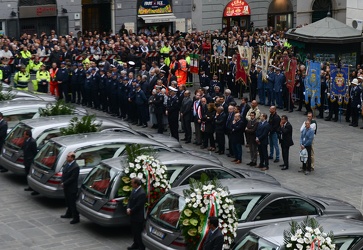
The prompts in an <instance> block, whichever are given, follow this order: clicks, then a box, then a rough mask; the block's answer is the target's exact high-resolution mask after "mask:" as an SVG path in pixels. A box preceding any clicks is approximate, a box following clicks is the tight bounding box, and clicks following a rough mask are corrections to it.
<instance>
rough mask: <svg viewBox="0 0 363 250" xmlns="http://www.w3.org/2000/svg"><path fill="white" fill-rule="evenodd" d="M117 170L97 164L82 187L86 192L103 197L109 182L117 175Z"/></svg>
mask: <svg viewBox="0 0 363 250" xmlns="http://www.w3.org/2000/svg"><path fill="white" fill-rule="evenodd" d="M117 173H118V170H117V169H115V168H110V167H109V166H107V165H104V164H102V163H101V164H99V165H97V166H96V167H95V168H94V169H92V171H91V172H90V173H89V174H88V175H87V178H86V179H85V180H84V182H83V187H85V188H86V189H87V190H89V191H91V192H93V193H96V194H98V195H102V196H104V195H105V194H106V193H107V190H108V189H109V188H110V187H111V185H110V182H112V180H113V179H114V178H115V176H116V175H117Z"/></svg>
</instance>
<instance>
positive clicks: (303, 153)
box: [300, 148, 308, 163]
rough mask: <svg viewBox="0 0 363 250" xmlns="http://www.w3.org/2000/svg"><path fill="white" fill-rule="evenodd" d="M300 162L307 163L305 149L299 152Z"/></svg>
mask: <svg viewBox="0 0 363 250" xmlns="http://www.w3.org/2000/svg"><path fill="white" fill-rule="evenodd" d="M300 161H301V162H303V163H306V162H307V161H308V151H307V150H306V148H304V149H302V150H300Z"/></svg>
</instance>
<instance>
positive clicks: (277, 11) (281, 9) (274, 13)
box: [267, 0, 294, 30]
mask: <svg viewBox="0 0 363 250" xmlns="http://www.w3.org/2000/svg"><path fill="white" fill-rule="evenodd" d="M293 15H294V8H293V6H292V4H291V1H290V0H272V2H271V3H270V6H269V8H268V21H267V22H268V26H272V27H274V28H275V29H277V30H283V29H285V28H287V29H289V28H292V24H293Z"/></svg>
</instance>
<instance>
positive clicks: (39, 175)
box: [33, 170, 43, 179]
mask: <svg viewBox="0 0 363 250" xmlns="http://www.w3.org/2000/svg"><path fill="white" fill-rule="evenodd" d="M33 175H34V176H35V177H37V178H39V179H41V178H42V177H43V174H42V173H39V172H38V171H36V170H34V171H33Z"/></svg>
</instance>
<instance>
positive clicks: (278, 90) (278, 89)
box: [272, 67, 286, 109]
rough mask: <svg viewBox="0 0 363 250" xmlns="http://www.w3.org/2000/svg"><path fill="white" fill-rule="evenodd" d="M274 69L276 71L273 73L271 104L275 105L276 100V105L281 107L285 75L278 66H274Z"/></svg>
mask: <svg viewBox="0 0 363 250" xmlns="http://www.w3.org/2000/svg"><path fill="white" fill-rule="evenodd" d="M275 69H276V73H275V81H274V85H273V91H274V92H273V97H274V98H273V99H272V105H273V106H274V105H275V101H276V106H277V107H278V108H279V109H283V108H284V106H283V103H282V87H283V85H286V78H285V75H284V74H283V73H281V69H280V68H279V67H275Z"/></svg>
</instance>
